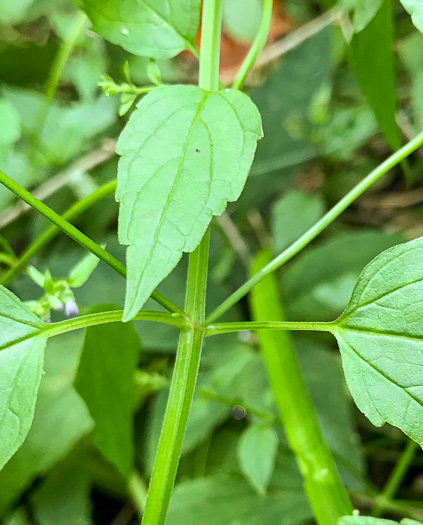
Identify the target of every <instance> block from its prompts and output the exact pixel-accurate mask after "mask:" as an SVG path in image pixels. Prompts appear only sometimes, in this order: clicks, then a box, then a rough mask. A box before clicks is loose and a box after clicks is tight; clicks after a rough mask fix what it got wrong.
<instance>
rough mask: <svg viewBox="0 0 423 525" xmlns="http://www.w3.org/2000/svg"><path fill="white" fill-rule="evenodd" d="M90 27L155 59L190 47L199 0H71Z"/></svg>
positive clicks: (196, 27)
mask: <svg viewBox="0 0 423 525" xmlns="http://www.w3.org/2000/svg"><path fill="white" fill-rule="evenodd" d="M75 3H76V4H77V5H78V7H80V8H81V9H83V10H84V11H85V12H86V13H87V15H88V17H89V18H90V20H91V22H92V23H93V29H94V31H96V32H97V33H98V34H99V35H101V36H102V37H103V38H105V39H106V40H110V42H113V43H114V44H118V45H120V46H122V47H123V48H124V49H126V50H127V51H130V52H131V53H134V54H135V55H141V56H147V57H151V58H156V59H159V60H165V59H168V58H172V57H174V56H175V55H177V54H178V53H180V52H181V51H183V50H184V49H192V48H193V47H194V38H195V36H196V34H197V31H198V25H199V21H200V6H201V2H200V0H121V1H119V2H116V0H75Z"/></svg>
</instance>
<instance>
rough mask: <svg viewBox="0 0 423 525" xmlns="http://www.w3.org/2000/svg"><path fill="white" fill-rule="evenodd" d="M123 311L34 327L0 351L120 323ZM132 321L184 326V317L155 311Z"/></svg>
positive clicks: (142, 312)
mask: <svg viewBox="0 0 423 525" xmlns="http://www.w3.org/2000/svg"><path fill="white" fill-rule="evenodd" d="M122 315H123V310H113V311H110V312H99V313H96V314H89V315H82V316H80V317H74V318H72V319H66V320H65V321H61V322H59V323H52V324H45V325H43V326H42V327H41V328H40V327H39V326H35V325H34V328H36V329H35V331H33V332H31V333H29V334H28V335H25V336H24V337H21V338H17V339H13V340H11V341H9V342H7V343H6V344H4V345H1V346H0V350H6V348H10V347H11V346H13V345H16V344H18V343H22V342H23V341H28V340H29V339H32V338H34V337H39V336H40V335H44V336H46V337H55V336H56V335H61V334H67V333H68V332H73V331H74V330H79V329H80V328H88V327H90V326H98V325H102V324H108V323H121V322H123V321H122ZM133 320H134V321H154V322H156V323H164V324H169V325H172V326H175V327H176V328H179V329H180V330H182V329H184V328H185V326H186V319H185V317H182V316H180V315H179V314H176V313H174V314H170V313H168V312H159V311H155V310H141V311H140V312H138V314H137V315H136V316H135V317H134V319H133Z"/></svg>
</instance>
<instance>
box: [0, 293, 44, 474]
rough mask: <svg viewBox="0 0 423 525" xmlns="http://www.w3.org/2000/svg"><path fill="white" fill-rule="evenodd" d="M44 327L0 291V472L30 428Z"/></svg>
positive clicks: (17, 303) (19, 303)
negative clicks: (41, 331) (41, 332)
mask: <svg viewBox="0 0 423 525" xmlns="http://www.w3.org/2000/svg"><path fill="white" fill-rule="evenodd" d="M42 327H43V323H42V322H41V321H40V320H39V319H38V318H37V317H36V316H35V315H34V314H33V313H32V312H31V311H30V310H28V309H27V308H26V307H25V306H24V305H23V304H22V303H21V302H20V301H19V299H18V298H17V297H16V296H15V295H13V294H12V293H11V292H9V291H8V290H7V289H6V288H4V287H2V286H1V287H0V469H1V468H3V466H4V465H5V464H6V463H7V461H9V459H10V458H11V457H12V456H13V454H14V453H15V452H16V450H17V449H18V448H19V447H20V446H21V445H22V443H23V441H24V439H25V437H26V435H27V434H28V432H29V429H30V427H31V424H32V420H33V417H34V410H35V402H36V399H37V392H38V388H39V386H40V381H41V375H42V370H43V363H44V350H45V346H46V337H44V336H42V335H39V334H40V330H41V329H42Z"/></svg>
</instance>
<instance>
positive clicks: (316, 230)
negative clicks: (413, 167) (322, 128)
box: [207, 132, 423, 324]
mask: <svg viewBox="0 0 423 525" xmlns="http://www.w3.org/2000/svg"><path fill="white" fill-rule="evenodd" d="M422 144H423V132H421V133H419V134H418V135H417V136H416V137H414V139H412V140H410V142H408V143H407V144H406V145H405V146H403V147H402V148H401V149H399V150H398V151H396V152H395V153H393V154H392V155H391V156H390V157H389V158H387V159H386V160H385V161H384V162H382V164H380V165H379V166H378V167H377V168H376V169H374V170H373V171H372V172H371V173H369V175H367V177H365V178H364V179H363V180H362V181H361V182H360V183H358V184H357V185H356V186H354V188H353V189H352V190H351V191H349V192H348V193H347V194H346V195H345V197H343V198H342V199H341V200H340V201H339V202H338V203H337V204H335V206H334V207H333V208H331V209H330V210H329V211H328V212H327V213H326V214H325V215H324V216H323V217H322V218H321V219H320V220H319V221H317V222H316V224H314V225H313V226H312V227H311V228H310V229H308V230H307V231H306V233H304V235H302V236H301V237H300V238H299V239H298V240H297V241H295V242H294V243H292V244H291V245H290V246H289V247H288V248H287V249H286V250H284V251H283V252H282V253H281V254H279V255H278V256H277V257H275V258H274V259H273V260H272V261H271V262H269V264H267V265H266V266H265V267H264V268H263V269H262V270H260V271H259V272H257V274H255V275H254V276H253V277H251V278H250V279H249V280H248V281H247V282H246V283H244V284H243V285H242V286H240V287H239V288H238V290H236V291H235V292H234V293H233V294H232V295H230V296H229V297H228V298H227V299H226V300H225V301H224V302H223V303H222V304H221V305H220V306H218V307H217V308H216V309H215V310H214V311H213V312H212V313H211V314H210V315H209V317H208V318H207V324H209V323H212V322H214V321H215V320H216V319H218V318H219V317H220V316H221V315H223V314H224V313H225V312H226V311H227V310H229V308H231V307H232V306H233V305H234V304H235V303H237V302H238V301H239V300H240V299H242V298H243V297H244V296H245V295H246V294H247V293H248V292H250V291H251V290H252V289H253V288H254V286H256V284H257V283H259V282H260V281H261V280H262V279H264V278H265V277H266V276H267V275H269V274H270V273H272V272H274V271H275V270H277V269H278V268H280V267H281V266H282V265H283V264H285V263H286V262H287V261H289V260H290V259H292V257H294V255H296V254H297V253H298V252H300V251H301V250H302V249H303V248H304V247H305V246H307V244H309V243H310V242H311V241H312V240H313V239H315V238H316V237H317V236H318V235H319V234H320V233H321V232H322V231H323V230H324V229H325V228H327V227H328V226H329V224H331V223H332V222H333V221H334V220H335V219H336V218H337V217H339V215H341V213H342V212H343V211H345V210H346V209H347V208H348V206H350V204H352V203H353V202H354V201H355V200H356V199H357V198H358V197H359V196H360V195H361V194H362V193H364V192H365V191H366V190H367V189H368V188H370V186H371V185H372V184H374V183H375V182H376V181H378V180H379V179H380V178H381V177H382V176H383V175H385V173H387V172H388V171H389V170H390V169H391V168H393V167H394V166H396V165H397V164H399V163H400V162H401V161H402V160H403V159H405V158H407V157H408V156H409V155H411V153H413V152H414V151H416V149H418V148H419V147H420V146H421V145H422Z"/></svg>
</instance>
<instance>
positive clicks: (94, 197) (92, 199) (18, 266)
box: [0, 179, 116, 286]
mask: <svg viewBox="0 0 423 525" xmlns="http://www.w3.org/2000/svg"><path fill="white" fill-rule="evenodd" d="M115 189H116V179H115V180H112V181H110V182H107V183H106V184H103V186H100V187H99V188H98V189H96V190H95V191H94V192H93V193H90V194H89V195H87V196H86V197H84V198H83V199H81V200H80V201H78V202H76V203H75V204H73V205H72V206H71V207H70V208H69V209H68V210H66V212H65V213H64V214H63V215H62V218H63V219H65V220H66V221H70V220H72V219H75V218H76V217H78V216H79V215H81V214H82V213H84V212H85V211H86V210H88V209H89V208H91V207H92V206H93V205H94V204H96V203H97V202H99V201H100V200H102V199H104V198H105V197H107V196H108V195H110V194H112V193H113V192H114V191H115ZM60 231H61V230H60V228H59V227H58V226H54V225H52V226H50V227H49V228H47V230H45V231H44V232H43V233H42V234H41V235H40V236H39V237H38V239H36V240H35V241H34V242H33V243H32V244H31V246H29V247H28V248H27V249H26V250H25V252H24V253H23V254H22V255H21V256H20V257H19V259H17V260H16V261H15V262H14V263H13V264H11V268H10V269H9V270H8V271H7V272H5V273H4V274H3V275H2V276H1V277H0V284H2V285H3V286H7V285H8V284H9V283H10V282H11V281H12V280H13V279H14V278H15V277H16V275H17V274H18V273H20V272H21V271H22V270H23V269H24V268H25V266H26V265H27V264H28V263H29V262H30V261H31V259H33V258H34V257H35V256H36V255H37V254H38V253H39V252H40V251H41V250H42V249H43V248H44V247H45V246H46V245H47V244H48V243H49V242H51V241H52V240H53V239H54V238H55V237H56V236H57V235H58V234H59V233H60Z"/></svg>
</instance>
